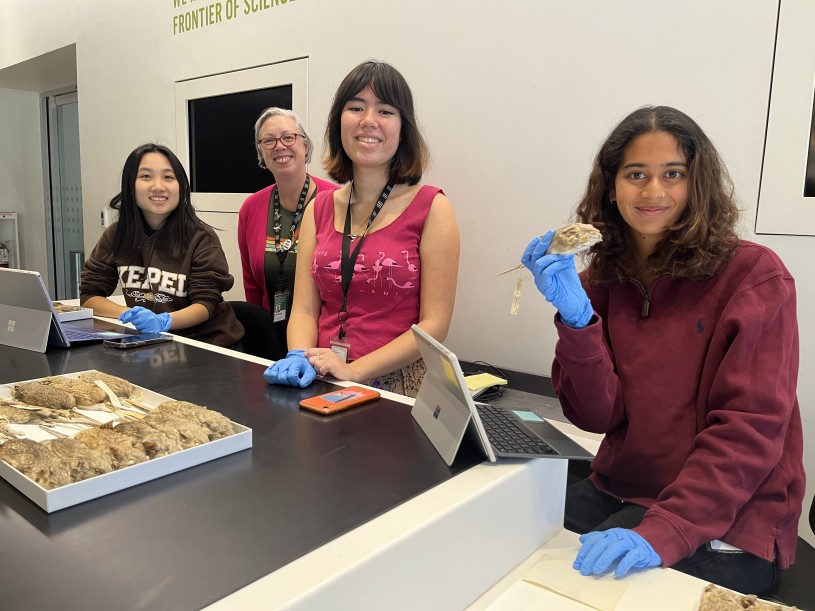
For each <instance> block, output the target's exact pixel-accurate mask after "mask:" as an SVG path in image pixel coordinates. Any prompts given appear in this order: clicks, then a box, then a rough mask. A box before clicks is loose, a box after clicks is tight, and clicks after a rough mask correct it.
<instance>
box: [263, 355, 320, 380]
mask: <svg viewBox="0 0 815 611" xmlns="http://www.w3.org/2000/svg"><path fill="white" fill-rule="evenodd" d="M263 377H264V378H266V381H267V382H268V383H269V384H285V385H287V386H300V388H305V387H306V386H308V385H309V384H311V383H312V382H313V381H314V378H316V377H317V372H316V371H315V370H314V367H312V366H311V363H309V362H308V359H307V358H306V352H305V350H289V353H288V354H287V355H286V358H284V359H280V360H279V361H276V362H274V363H272V364H271V365H270V366H269V367H268V369H266V371H264V372H263Z"/></svg>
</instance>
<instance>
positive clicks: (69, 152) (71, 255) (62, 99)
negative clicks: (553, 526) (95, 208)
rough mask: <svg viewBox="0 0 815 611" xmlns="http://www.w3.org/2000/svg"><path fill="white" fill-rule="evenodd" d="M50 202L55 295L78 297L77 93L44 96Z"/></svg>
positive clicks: (81, 246) (81, 260) (81, 253)
mask: <svg viewBox="0 0 815 611" xmlns="http://www.w3.org/2000/svg"><path fill="white" fill-rule="evenodd" d="M46 106H47V122H48V130H47V134H48V146H47V149H48V157H47V159H48V165H49V173H50V176H49V178H50V182H51V188H50V205H47V206H46V219H47V221H48V222H49V223H48V224H49V238H50V243H49V245H48V246H49V263H50V264H51V265H52V268H51V269H52V270H53V283H52V285H51V286H52V287H53V289H54V293H55V295H54V297H55V298H56V299H76V298H78V297H79V274H80V272H81V271H82V267H83V266H84V264H85V240H84V229H83V225H82V174H81V172H80V164H79V105H78V103H77V95H76V92H75V91H74V92H71V93H64V94H60V95H52V96H48V97H46Z"/></svg>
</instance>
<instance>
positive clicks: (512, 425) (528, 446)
mask: <svg viewBox="0 0 815 611" xmlns="http://www.w3.org/2000/svg"><path fill="white" fill-rule="evenodd" d="M476 408H477V409H478V415H479V416H481V422H482V423H483V425H484V430H485V431H486V433H487V438H488V439H489V440H490V443H491V444H492V445H493V447H494V448H495V449H496V450H497V451H498V452H501V453H502V454H518V455H530V454H531V455H540V454H557V453H558V452H556V451H555V450H554V448H552V446H550V445H549V444H548V443H546V442H545V441H543V440H541V439H538V438H537V437H533V436H532V435H530V434H529V433H527V432H526V431H524V430H523V429H522V428H521V427H519V426H518V424H517V423H516V422H515V419H514V418H513V417H512V416H511V415H510V414H508V413H507V412H506V411H505V410H504V409H503V408H501V407H495V406H494V405H487V404H485V403H476Z"/></svg>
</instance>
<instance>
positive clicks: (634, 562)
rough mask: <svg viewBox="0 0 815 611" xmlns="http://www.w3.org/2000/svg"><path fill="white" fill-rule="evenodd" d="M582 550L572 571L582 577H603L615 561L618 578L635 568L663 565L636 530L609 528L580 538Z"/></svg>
mask: <svg viewBox="0 0 815 611" xmlns="http://www.w3.org/2000/svg"><path fill="white" fill-rule="evenodd" d="M580 542H581V543H582V544H583V546H582V547H581V548H580V551H579V552H577V558H575V560H574V563H573V564H572V567H573V568H575V569H577V570H579V571H580V574H581V575H601V574H603V573H605V572H606V571H608V569H609V567H610V566H611V564H612V563H613V562H614V561H615V560H619V562H618V563H617V568H615V569H614V576H615V577H622V576H623V575H625V574H626V573H627V572H628V571H630V570H631V569H632V568H638V569H645V568H648V567H651V566H659V565H660V564H662V558H660V557H659V554H657V553H656V552H655V551H654V548H653V547H651V544H650V543H648V541H646V540H645V539H643V538H642V537H641V536H640V535H638V534H637V533H635V532H634V531H633V530H628V529H627V528H610V529H608V530H604V531H593V532H590V533H586V534H585V535H580Z"/></svg>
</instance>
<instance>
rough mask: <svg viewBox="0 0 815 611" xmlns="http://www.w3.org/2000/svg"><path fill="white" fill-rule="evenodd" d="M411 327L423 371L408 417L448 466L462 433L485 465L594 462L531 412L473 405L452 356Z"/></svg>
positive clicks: (459, 368) (415, 327) (439, 344)
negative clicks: (535, 460) (500, 462)
mask: <svg viewBox="0 0 815 611" xmlns="http://www.w3.org/2000/svg"><path fill="white" fill-rule="evenodd" d="M412 329H413V335H414V336H415V337H416V341H417V342H418V344H419V350H421V353H422V358H423V359H424V363H425V366H426V367H427V373H425V377H424V380H423V381H422V385H421V387H420V388H419V393H418V395H417V396H416V402H415V403H414V405H413V409H412V410H411V415H412V416H413V419H414V420H416V422H417V423H418V424H419V426H420V427H421V429H422V430H423V431H424V433H425V435H427V437H428V439H430V442H431V443H432V444H433V446H434V447H435V448H436V450H438V452H439V454H440V455H441V457H442V458H443V459H444V462H446V463H447V464H448V465H452V464H453V460H455V457H456V453H457V452H458V448H459V446H460V445H461V440H462V439H463V438H464V435H465V433H467V434H469V435H471V436H472V437H473V439H474V440H475V442H476V443H477V444H478V445H479V446H480V447H481V448H482V450H483V451H484V454H486V456H487V458H488V459H489V460H490V462H496V460H497V459H498V458H539V457H542V458H570V459H577V460H591V459H592V458H594V455H593V454H592V453H591V452H589V451H588V450H586V449H585V448H583V447H582V446H581V445H580V444H578V443H577V442H576V441H574V440H572V439H571V438H570V437H568V436H567V435H565V434H563V433H562V432H560V431H559V430H558V429H557V428H555V427H554V426H553V425H551V424H549V423H548V422H546V421H545V420H543V419H542V418H540V417H538V416H537V415H535V414H534V413H533V412H531V411H527V412H524V411H519V412H515V411H513V410H509V409H506V408H503V407H500V406H496V405H487V404H485V403H476V402H475V401H474V400H473V397H472V395H471V394H470V391H469V390H468V388H467V382H466V381H465V379H464V374H463V373H462V371H461V365H460V364H459V361H458V358H456V355H455V354H453V353H452V352H450V350H448V349H447V348H445V347H444V346H443V345H442V344H441V343H439V342H438V341H436V340H435V339H434V338H433V337H431V336H430V335H428V334H427V333H426V332H425V331H423V330H422V329H420V328H419V327H418V326H416V325H413V327H412Z"/></svg>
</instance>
